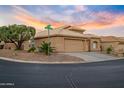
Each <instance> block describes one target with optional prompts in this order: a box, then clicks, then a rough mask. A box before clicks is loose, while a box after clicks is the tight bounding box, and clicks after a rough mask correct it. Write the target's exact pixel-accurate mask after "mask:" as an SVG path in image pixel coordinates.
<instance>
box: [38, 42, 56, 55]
mask: <svg viewBox="0 0 124 93" xmlns="http://www.w3.org/2000/svg"><path fill="white" fill-rule="evenodd" d="M48 49H49V51H48ZM53 50H55V49H54V47H51V42H50V43H47V42H45V41H43V42H42V43H41V45H40V47H39V52H43V53H45V54H46V55H50V54H51V53H53Z"/></svg>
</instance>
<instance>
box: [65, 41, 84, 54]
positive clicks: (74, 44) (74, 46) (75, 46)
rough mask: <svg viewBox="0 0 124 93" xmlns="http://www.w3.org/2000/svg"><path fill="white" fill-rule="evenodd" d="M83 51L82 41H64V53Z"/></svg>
mask: <svg viewBox="0 0 124 93" xmlns="http://www.w3.org/2000/svg"><path fill="white" fill-rule="evenodd" d="M78 51H83V41H82V40H74V39H72V40H71V39H65V52H78Z"/></svg>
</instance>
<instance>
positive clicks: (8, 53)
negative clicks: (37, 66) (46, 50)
mask: <svg viewBox="0 0 124 93" xmlns="http://www.w3.org/2000/svg"><path fill="white" fill-rule="evenodd" d="M0 57H6V58H11V59H18V60H24V61H39V62H41V63H43V62H60V63H61V62H69V63H71V62H75V63H79V62H80V61H84V60H83V59H81V58H78V57H74V56H69V55H64V54H58V53H53V54H52V55H50V56H47V55H45V54H43V53H29V52H27V51H24V50H22V51H15V50H8V49H2V50H0Z"/></svg>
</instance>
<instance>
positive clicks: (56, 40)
mask: <svg viewBox="0 0 124 93" xmlns="http://www.w3.org/2000/svg"><path fill="white" fill-rule="evenodd" d="M43 41H45V42H48V38H42V39H36V40H35V45H36V47H39V46H40V44H41V43H42V42H43ZM50 42H51V46H52V47H55V51H56V52H58V51H59V52H64V38H63V37H50Z"/></svg>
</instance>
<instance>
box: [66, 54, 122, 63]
mask: <svg viewBox="0 0 124 93" xmlns="http://www.w3.org/2000/svg"><path fill="white" fill-rule="evenodd" d="M64 54H67V55H71V56H75V57H79V58H82V59H84V60H85V61H86V62H96V61H106V60H117V59H121V58H124V57H115V56H111V55H108V54H102V53H100V52H78V53H64Z"/></svg>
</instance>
